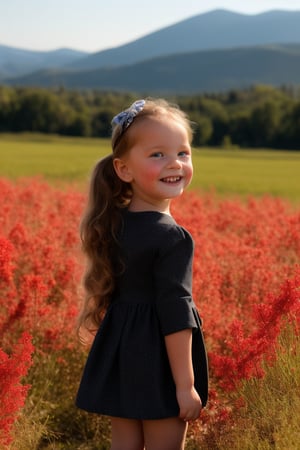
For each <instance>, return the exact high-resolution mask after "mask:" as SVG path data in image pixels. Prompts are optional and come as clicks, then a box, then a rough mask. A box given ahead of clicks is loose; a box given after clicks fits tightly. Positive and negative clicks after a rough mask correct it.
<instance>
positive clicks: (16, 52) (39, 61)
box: [0, 45, 88, 80]
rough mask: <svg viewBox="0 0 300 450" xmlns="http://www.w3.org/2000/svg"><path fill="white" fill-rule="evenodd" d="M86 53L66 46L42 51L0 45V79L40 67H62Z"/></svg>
mask: <svg viewBox="0 0 300 450" xmlns="http://www.w3.org/2000/svg"><path fill="white" fill-rule="evenodd" d="M86 55H88V53H87V52H81V51H78V50H72V49H68V48H61V49H58V50H53V51H45V52H42V51H33V50H24V49H20V48H15V47H8V46H6V45H0V80H1V79H3V78H5V77H14V76H20V75H24V74H26V73H30V72H33V71H35V70H38V69H42V68H43V69H45V68H48V67H62V66H64V65H66V64H69V63H71V62H74V61H76V60H77V59H82V58H83V57H84V56H86Z"/></svg>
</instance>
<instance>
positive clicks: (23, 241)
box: [0, 178, 300, 450]
mask: <svg viewBox="0 0 300 450" xmlns="http://www.w3.org/2000/svg"><path fill="white" fill-rule="evenodd" d="M0 198H1V214H0V224H1V226H0V293H1V302H0V404H1V415H0V448H4V449H6V448H7V449H17V450H22V449H24V450H25V449H26V450H28V449H29V448H30V449H38V448H53V449H60V448H70V449H75V448H78V449H79V448H80V449H94V448H95V449H96V448H98V449H99V448H102V449H106V448H108V447H107V446H106V445H107V442H108V436H109V428H108V425H107V423H106V422H105V419H99V420H96V419H95V418H94V417H93V418H90V417H89V416H88V415H86V414H85V413H83V412H80V411H77V410H76V408H75V406H74V397H75V394H76V389H77V383H78V381H79V378H80V373H81V370H82V365H83V361H84V359H85V356H86V349H84V348H82V347H81V346H80V344H79V343H78V339H77V336H76V332H75V325H76V316H77V313H78V309H79V307H80V301H81V289H80V279H81V275H82V270H83V263H84V261H83V257H82V255H81V252H80V244H79V238H78V226H79V220H80V216H81V213H82V209H83V206H84V201H85V194H84V193H82V192H81V191H79V190H76V189H75V188H71V187H70V188H65V189H64V190H62V189H58V188H55V187H53V186H52V185H50V184H48V183H46V182H45V181H43V180H42V179H39V178H27V179H24V180H19V181H17V182H12V181H8V180H6V179H4V178H3V179H1V180H0ZM173 215H174V217H175V219H176V220H177V221H178V222H179V223H180V224H182V225H183V226H185V227H186V228H187V229H188V230H189V231H190V232H191V233H192V235H193V237H194V240H195V244H196V253H195V261H194V299H195V302H196V304H197V306H198V309H199V312H200V315H201V316H202V318H203V323H204V333H205V337H206V342H207V346H208V351H209V366H210V378H211V381H210V401H209V405H208V407H207V408H206V409H205V410H204V411H203V412H202V416H201V418H200V420H199V421H198V422H196V423H194V424H193V425H191V427H190V434H189V445H190V447H189V448H202V447H201V436H202V437H203V436H205V435H209V433H211V430H212V429H213V428H214V427H215V426H216V424H217V425H218V427H220V426H221V424H223V423H225V424H226V423H229V422H230V421H231V418H232V417H233V416H234V414H236V411H237V410H238V409H239V408H242V407H244V406H245V402H246V400H245V399H243V398H240V397H239V395H237V393H238V392H239V390H240V389H241V386H243V383H245V382H247V380H248V381H249V382H251V383H253V382H254V380H263V379H264V377H265V373H266V371H268V367H269V366H270V367H272V366H274V364H275V360H276V355H277V354H278V349H279V350H281V351H283V352H289V353H290V352H291V353H293V352H294V353H295V352H296V351H297V348H296V346H295V342H296V341H297V336H298V332H299V327H300V267H299V261H300V211H299V208H297V207H295V206H292V205H291V204H289V203H288V202H287V201H283V200H279V199H275V198H271V197H270V198H268V197H262V198H256V199H254V198H249V199H248V200H247V201H240V200H237V199H235V200H230V199H227V200H224V199H222V200H220V199H218V198H216V197H215V196H214V195H213V194H203V195H200V194H197V193H196V192H193V191H189V192H188V193H186V194H185V195H184V196H182V197H181V198H180V199H178V200H176V201H175V202H174V203H173ZM287 329H291V330H292V333H293V336H296V338H295V339H294V340H293V341H292V342H293V343H292V344H291V345H290V347H289V348H287V347H286V346H285V347H284V346H283V344H282V343H281V344H280V342H282V341H280V336H282V334H283V332H284V330H287ZM298 349H299V347H298ZM293 371H294V372H295V374H297V376H298V377H299V372H300V369H299V367H293V366H291V367H286V373H287V374H289V373H292V372H293ZM298 382H299V383H300V381H299V379H298ZM233 398H235V401H234V402H233V400H232V399H233ZM299 413H300V411H299ZM96 441H97V443H98V444H97V445H98V446H97V445H96V444H95V442H96ZM299 442H300V438H299ZM193 443H194V444H193ZM195 443H197V444H195ZM100 444H101V446H100V447H99V445H100ZM192 445H197V446H196V447H192ZM203 448H204V447H203ZM211 448H212V447H211ZM264 448H269V447H264ZM270 448H271V447H270ZM274 448H275V447H274ZM292 448H294V447H292ZM295 448H296V447H295Z"/></svg>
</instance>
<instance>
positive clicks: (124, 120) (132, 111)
mask: <svg viewBox="0 0 300 450" xmlns="http://www.w3.org/2000/svg"><path fill="white" fill-rule="evenodd" d="M145 103H146V102H145V100H136V101H135V102H134V103H133V104H132V105H131V106H130V107H129V108H128V109H126V110H125V111H121V112H120V113H119V114H117V115H116V116H115V117H114V118H113V120H112V121H111V123H112V124H113V125H120V126H121V127H122V132H123V131H125V130H126V128H128V127H129V125H130V124H131V123H132V122H133V119H134V118H135V116H137V115H138V113H139V112H141V111H142V109H143V108H144V106H145Z"/></svg>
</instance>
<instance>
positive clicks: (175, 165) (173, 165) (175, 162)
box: [168, 157, 181, 169]
mask: <svg viewBox="0 0 300 450" xmlns="http://www.w3.org/2000/svg"><path fill="white" fill-rule="evenodd" d="M168 168H170V169H180V168H181V161H180V160H179V159H178V158H177V157H175V158H170V160H169V161H168Z"/></svg>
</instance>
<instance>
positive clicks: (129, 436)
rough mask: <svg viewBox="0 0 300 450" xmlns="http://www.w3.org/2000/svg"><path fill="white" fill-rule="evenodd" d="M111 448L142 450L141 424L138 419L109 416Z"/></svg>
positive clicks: (117, 449) (112, 449)
mask: <svg viewBox="0 0 300 450" xmlns="http://www.w3.org/2000/svg"><path fill="white" fill-rule="evenodd" d="M110 419H111V450H143V449H144V435H143V425H142V422H141V421H140V420H133V419H123V418H121V417H111V418H110Z"/></svg>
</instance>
